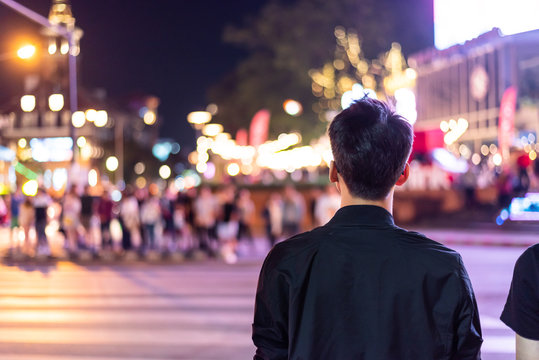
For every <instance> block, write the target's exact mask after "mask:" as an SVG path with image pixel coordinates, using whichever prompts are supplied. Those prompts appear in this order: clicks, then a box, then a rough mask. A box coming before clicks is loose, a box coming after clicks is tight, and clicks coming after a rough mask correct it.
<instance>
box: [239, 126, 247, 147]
mask: <svg viewBox="0 0 539 360" xmlns="http://www.w3.org/2000/svg"><path fill="white" fill-rule="evenodd" d="M247 136H248V134H247V130H245V129H243V128H242V129H239V130H238V131H237V132H236V145H241V146H246V145H248V144H249V142H248V141H247Z"/></svg>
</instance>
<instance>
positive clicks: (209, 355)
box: [0, 245, 524, 360]
mask: <svg viewBox="0 0 539 360" xmlns="http://www.w3.org/2000/svg"><path fill="white" fill-rule="evenodd" d="M453 248H455V249H457V250H458V251H459V252H461V254H462V256H463V259H464V262H465V264H466V266H467V268H468V272H469V274H470V277H471V279H472V283H473V286H474V289H475V292H476V296H477V301H478V304H479V309H480V313H481V320H482V326H483V333H484V338H485V343H484V347H483V354H484V355H483V359H485V360H501V359H504V360H505V359H511V358H514V355H513V354H514V340H513V334H512V332H511V331H510V330H509V329H507V328H506V327H505V326H504V325H503V324H502V323H501V322H500V321H499V320H498V317H499V314H500V312H501V310H502V307H503V304H504V302H505V298H506V296H507V291H508V289H509V284H510V281H511V274H512V268H513V265H514V262H515V260H516V259H517V257H518V256H519V254H520V253H521V252H522V251H523V250H524V248H523V247H498V246H462V245H460V246H459V245H457V246H453ZM260 265H261V256H260V255H259V256H257V257H256V258H254V257H252V256H251V257H250V258H249V259H244V260H242V261H240V262H239V263H238V264H235V265H226V264H223V263H220V262H218V261H210V260H207V261H202V262H186V263H183V264H180V265H169V266H163V265H147V264H140V263H139V264H136V265H120V264H118V265H107V266H98V265H89V266H80V265H76V264H73V263H70V262H63V261H60V262H57V263H55V264H52V265H35V264H34V265H33V264H30V263H27V264H24V265H19V266H13V265H12V266H9V265H6V264H2V265H0V289H1V290H0V358H1V359H9V360H52V359H55V360H67V359H73V360H104V359H107V360H119V359H122V360H125V359H146V360H147V359H156V360H164V359H189V360H194V359H248V358H251V357H252V352H253V347H252V345H251V341H250V329H251V321H252V310H253V296H254V292H255V287H256V281H257V275H258V271H259V268H260Z"/></svg>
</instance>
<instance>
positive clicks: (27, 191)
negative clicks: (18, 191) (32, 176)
mask: <svg viewBox="0 0 539 360" xmlns="http://www.w3.org/2000/svg"><path fill="white" fill-rule="evenodd" d="M38 187H39V185H38V183H37V180H28V181H27V182H25V183H24V184H23V185H22V193H23V194H24V195H26V196H36V194H37V189H38Z"/></svg>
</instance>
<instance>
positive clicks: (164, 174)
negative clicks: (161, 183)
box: [159, 165, 172, 180]
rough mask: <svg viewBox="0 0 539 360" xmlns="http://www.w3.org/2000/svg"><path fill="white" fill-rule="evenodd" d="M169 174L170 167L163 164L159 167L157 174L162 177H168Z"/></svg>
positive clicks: (170, 172)
mask: <svg viewBox="0 0 539 360" xmlns="http://www.w3.org/2000/svg"><path fill="white" fill-rule="evenodd" d="M171 174H172V170H170V167H169V166H168V165H163V166H161V167H160V168H159V176H161V178H162V179H164V180H166V179H168V178H169V177H170V175H171Z"/></svg>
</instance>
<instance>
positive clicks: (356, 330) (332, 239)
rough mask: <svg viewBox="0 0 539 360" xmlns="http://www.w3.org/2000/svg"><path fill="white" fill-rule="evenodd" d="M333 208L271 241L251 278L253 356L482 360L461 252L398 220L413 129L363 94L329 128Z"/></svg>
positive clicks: (476, 321)
mask: <svg viewBox="0 0 539 360" xmlns="http://www.w3.org/2000/svg"><path fill="white" fill-rule="evenodd" d="M329 137H330V142H331V148H332V152H333V156H334V161H332V162H331V164H330V170H329V177H330V180H331V182H333V183H334V184H335V186H336V187H337V189H338V191H339V193H340V197H341V208H340V209H339V210H338V211H337V213H336V214H335V216H334V217H333V218H332V219H331V220H330V221H329V223H328V224H326V225H324V226H321V227H318V228H316V229H314V230H312V231H309V232H306V233H303V234H299V235H297V236H295V237H293V238H291V239H289V240H285V241H283V242H281V243H278V244H277V245H275V246H274V247H273V249H272V251H271V252H270V253H269V254H268V256H267V258H266V260H265V262H264V265H263V266H262V270H261V272H260V278H259V282H258V289H257V292H256V303H255V313H254V323H253V341H254V344H255V346H256V354H255V356H254V359H255V360H258V359H332V360H340V359H342V360H344V359H346V360H347V359H362V360H381V359H384V360H385V359H398V360H433V359H459V360H468V359H474V360H475V359H480V358H481V355H480V347H481V343H482V339H481V328H480V324H479V313H478V311H477V305H476V301H475V297H474V293H473V290H472V286H471V283H470V280H469V278H468V275H467V273H466V270H465V268H464V266H463V264H462V259H461V257H460V255H459V254H458V253H457V252H455V251H453V250H451V249H449V248H447V247H445V246H443V245H442V244H439V243H437V242H435V241H432V240H430V239H428V238H427V237H425V236H423V235H421V234H418V233H415V232H409V231H406V230H404V229H401V228H399V227H397V226H396V225H395V224H394V222H393V216H392V214H391V212H392V204H393V193H394V189H395V186H396V185H397V186H398V185H402V184H404V182H405V181H406V180H407V178H408V175H409V171H410V167H409V166H408V164H407V160H408V157H409V155H410V152H411V149H412V141H413V130H412V126H411V125H410V124H409V123H408V122H407V121H406V120H405V119H404V118H402V117H401V116H400V115H397V114H396V113H395V112H393V111H392V110H391V109H390V108H389V107H388V105H386V104H385V103H384V102H381V101H378V100H374V99H370V98H367V97H365V98H363V99H362V100H359V101H357V102H355V103H354V104H352V105H351V106H350V107H349V108H348V109H346V110H343V111H342V112H341V113H340V114H338V115H337V116H336V117H335V119H334V120H333V122H332V123H331V124H330V126H329Z"/></svg>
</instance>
